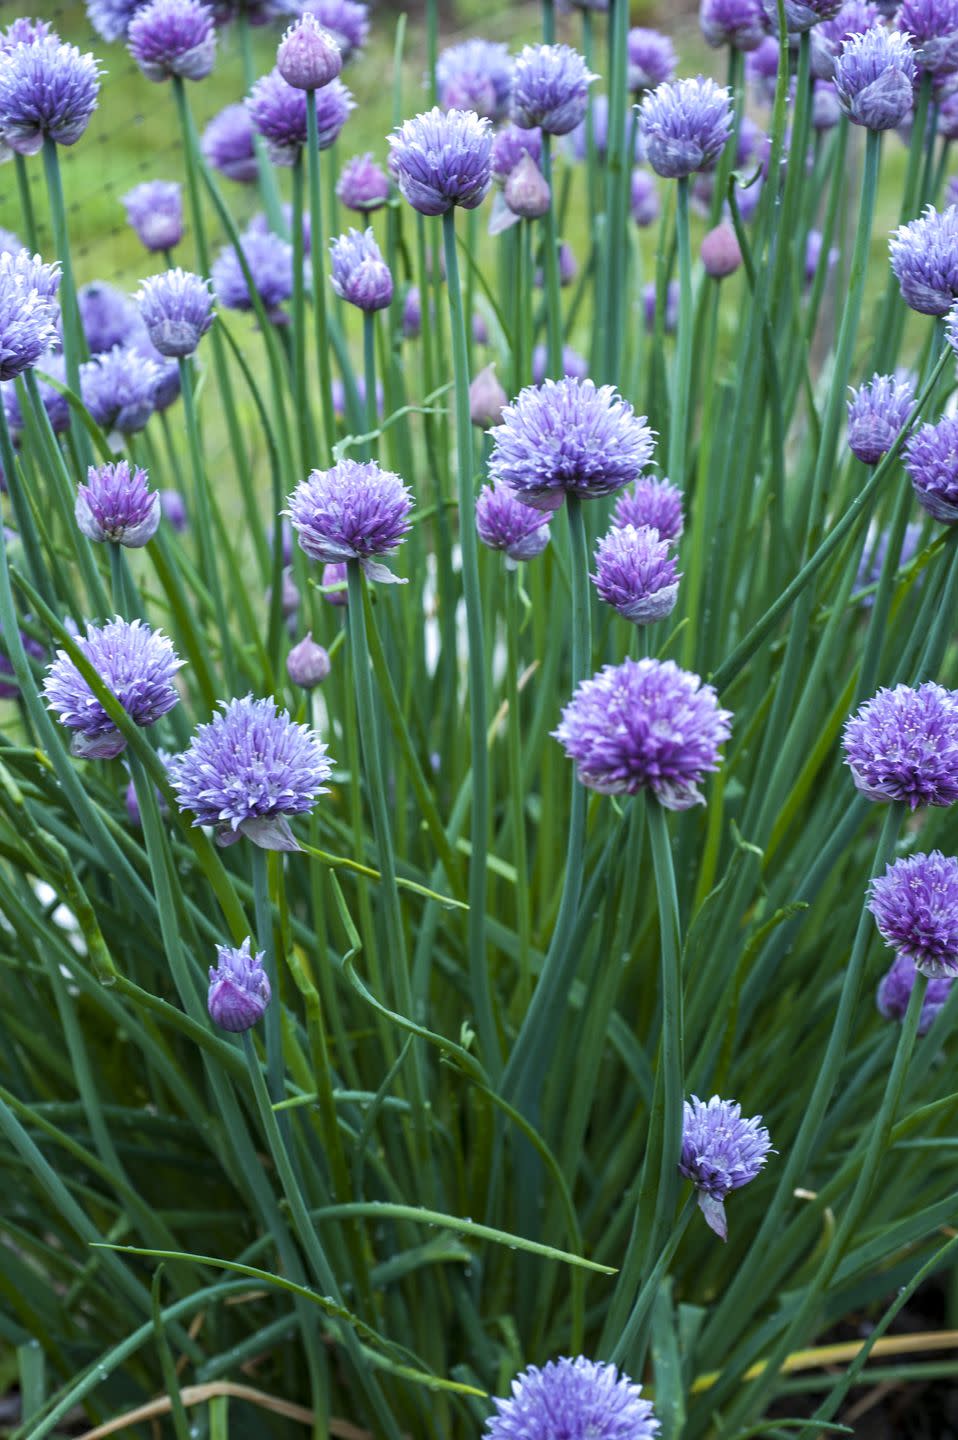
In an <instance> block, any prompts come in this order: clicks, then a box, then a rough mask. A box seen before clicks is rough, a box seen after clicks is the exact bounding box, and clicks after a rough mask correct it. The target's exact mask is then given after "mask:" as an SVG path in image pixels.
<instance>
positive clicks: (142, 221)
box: [123, 180, 183, 250]
mask: <svg viewBox="0 0 958 1440" xmlns="http://www.w3.org/2000/svg"><path fill="white" fill-rule="evenodd" d="M123 204H124V205H125V206H126V218H127V221H128V222H129V224H130V225H131V226H132V227H133V229H134V230H135V231H136V233H137V236H138V238H139V241H140V244H141V245H144V246H145V247H146V249H147V250H172V249H173V247H174V246H175V245H179V243H180V241H181V240H182V239H183V195H182V187H181V186H180V185H179V184H178V182H177V181H176V180H144V181H143V183H142V185H135V186H134V187H133V189H132V190H129V191H128V192H127V193H126V195H124V196H123Z"/></svg>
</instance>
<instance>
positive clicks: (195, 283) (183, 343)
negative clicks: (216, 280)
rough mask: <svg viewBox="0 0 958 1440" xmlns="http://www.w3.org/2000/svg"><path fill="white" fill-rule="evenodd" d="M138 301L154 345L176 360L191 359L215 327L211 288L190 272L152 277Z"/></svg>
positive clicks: (140, 290)
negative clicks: (188, 357) (189, 356)
mask: <svg viewBox="0 0 958 1440" xmlns="http://www.w3.org/2000/svg"><path fill="white" fill-rule="evenodd" d="M136 298H137V301H138V302H139V306H140V315H141V316H142V317H143V323H144V325H145V326H146V330H147V334H148V335H149V337H150V340H151V342H152V344H153V345H154V346H155V347H156V349H157V350H159V352H160V354H161V355H166V356H168V357H170V358H173V359H181V358H183V357H184V356H186V355H192V354H193V352H194V350H195V349H196V347H197V345H198V344H199V343H200V340H201V339H202V337H203V336H204V335H205V334H206V332H207V330H209V328H210V326H211V325H212V323H213V297H212V295H211V294H210V288H209V285H208V284H207V283H206V281H205V280H201V279H200V277H199V276H198V275H192V274H191V273H190V272H189V271H188V270H180V269H176V270H167V271H166V273H165V274H163V275H151V276H150V277H149V278H148V279H146V280H143V281H141V284H140V289H139V290H138V291H137V295H136Z"/></svg>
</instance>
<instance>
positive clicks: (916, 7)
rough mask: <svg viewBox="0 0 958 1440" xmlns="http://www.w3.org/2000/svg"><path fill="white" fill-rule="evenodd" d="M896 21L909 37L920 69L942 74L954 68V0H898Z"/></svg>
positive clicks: (957, 32)
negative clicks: (898, 7) (899, 1)
mask: <svg viewBox="0 0 958 1440" xmlns="http://www.w3.org/2000/svg"><path fill="white" fill-rule="evenodd" d="M896 23H897V25H898V28H899V30H901V31H902V32H903V33H904V34H906V35H909V36H910V37H911V43H912V45H913V46H914V49H915V58H916V60H917V61H918V64H919V65H920V66H921V68H922V69H923V70H930V71H931V73H932V74H933V75H946V74H949V73H950V72H951V71H953V70H956V69H958V0H902V6H901V9H900V10H899V11H898V17H897V21H896Z"/></svg>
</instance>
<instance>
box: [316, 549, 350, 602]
mask: <svg viewBox="0 0 958 1440" xmlns="http://www.w3.org/2000/svg"><path fill="white" fill-rule="evenodd" d="M320 585H321V587H322V589H323V591H324V592H325V593H324V595H323V599H324V600H328V601H329V603H330V605H348V604H349V595H348V593H347V590H346V562H345V561H344V560H338V561H335V562H334V563H333V564H331V565H324V566H323V573H322V576H321V577H320Z"/></svg>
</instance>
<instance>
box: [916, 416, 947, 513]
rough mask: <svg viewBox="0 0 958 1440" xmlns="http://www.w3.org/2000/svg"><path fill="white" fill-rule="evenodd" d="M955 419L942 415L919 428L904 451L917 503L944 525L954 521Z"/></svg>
mask: <svg viewBox="0 0 958 1440" xmlns="http://www.w3.org/2000/svg"><path fill="white" fill-rule="evenodd" d="M956 456H958V419H955V418H954V417H953V416H951V415H944V416H942V418H941V419H940V420H939V421H938V422H937V423H936V424H933V425H932V424H929V425H923V426H922V427H921V429H920V430H918V431H917V432H916V433H915V434H914V435H913V436H912V437H911V439H910V440H909V442H908V444H907V446H906V447H905V469H906V470H907V471H908V474H909V477H910V479H911V483H912V486H913V488H914V491H915V495H916V496H917V499H918V503H919V504H920V505H921V506H922V507H923V508H924V509H925V510H927V511H928V513H929V515H933V516H934V517H935V519H936V520H941V521H942V522H943V523H945V524H947V525H953V524H954V523H955V521H958V465H956V463H955V457H956Z"/></svg>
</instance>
